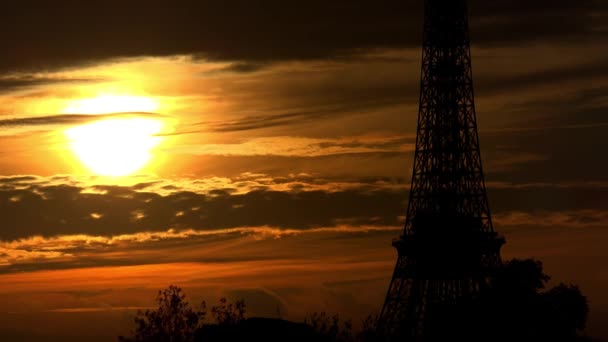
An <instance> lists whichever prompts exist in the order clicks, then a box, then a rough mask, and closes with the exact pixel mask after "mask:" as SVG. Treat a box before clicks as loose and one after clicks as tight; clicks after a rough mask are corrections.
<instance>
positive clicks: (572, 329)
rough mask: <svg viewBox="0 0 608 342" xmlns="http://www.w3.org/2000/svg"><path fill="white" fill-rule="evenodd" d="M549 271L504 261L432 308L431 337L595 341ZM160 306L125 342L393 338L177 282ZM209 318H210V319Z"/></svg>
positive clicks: (367, 341) (578, 303)
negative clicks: (253, 313) (257, 309)
mask: <svg viewBox="0 0 608 342" xmlns="http://www.w3.org/2000/svg"><path fill="white" fill-rule="evenodd" d="M548 280H549V276H548V275H546V274H545V273H544V272H543V269H542V264H541V262H539V261H535V260H532V259H527V260H518V259H514V260H511V261H509V262H506V263H505V264H504V265H503V267H502V268H501V269H500V270H499V271H498V272H497V273H496V274H495V275H494V276H493V277H492V279H491V280H490V282H489V287H488V288H487V289H485V290H484V291H483V292H482V294H481V295H480V296H479V297H477V298H473V299H467V300H460V301H455V302H449V303H443V304H441V305H437V306H434V307H432V310H429V312H427V322H428V326H427V329H426V330H425V331H426V340H427V341H461V340H463V341H464V340H466V341H496V342H503V341H505V342H506V341H564V342H565V341H591V340H590V339H587V338H585V337H583V336H580V333H581V332H582V331H583V329H584V328H585V323H586V321H587V315H588V311H589V308H588V304H587V299H586V298H585V296H584V295H583V294H582V293H581V291H580V289H579V288H578V287H577V286H576V285H568V284H563V283H562V284H559V285H557V286H555V287H553V288H551V289H549V290H545V286H546V283H547V281H548ZM157 304H158V308H157V309H156V310H146V311H139V312H138V314H137V316H136V317H135V320H134V321H135V329H134V331H133V336H132V337H122V336H121V337H119V340H120V341H124V342H126V341H132V342H135V341H138V342H139V341H154V342H191V341H206V342H210V341H211V342H212V341H240V340H255V341H289V342H300V341H302V342H304V341H321V342H371V341H392V340H393V339H392V338H391V337H389V336H380V335H378V334H377V332H376V330H375V323H376V318H377V317H376V316H374V315H370V316H368V317H367V318H366V319H364V320H363V321H362V322H361V328H360V329H358V330H357V331H354V330H353V324H352V321H351V320H341V319H340V317H339V316H338V315H337V314H336V315H330V314H327V313H325V312H320V313H313V314H311V315H309V316H308V317H307V318H306V319H305V321H304V323H294V322H289V321H286V320H281V319H271V318H246V316H245V313H246V306H245V302H244V301H243V300H239V301H236V302H234V303H230V302H229V301H228V300H226V299H225V298H221V299H220V302H219V304H218V305H215V306H213V307H212V308H211V319H209V320H208V319H207V309H206V308H207V307H206V303H205V302H204V301H203V302H202V303H201V304H200V305H198V307H197V308H193V307H192V306H191V305H190V304H189V303H188V302H187V301H186V296H185V294H184V293H183V292H182V290H181V289H180V288H179V287H177V286H173V285H172V286H170V287H169V288H167V289H165V290H163V291H159V292H158V295H157ZM207 320H208V321H207Z"/></svg>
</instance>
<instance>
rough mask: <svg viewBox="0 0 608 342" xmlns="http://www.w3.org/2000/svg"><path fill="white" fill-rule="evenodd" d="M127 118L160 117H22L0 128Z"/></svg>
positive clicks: (149, 114)
mask: <svg viewBox="0 0 608 342" xmlns="http://www.w3.org/2000/svg"><path fill="white" fill-rule="evenodd" d="M128 116H138V117H140V116H151V117H161V116H162V115H161V114H156V113H143V112H142V113H133V112H129V113H111V114H55V115H46V116H34V117H22V118H15V119H3V120H0V128H9V127H22V126H45V125H76V124H82V123H86V122H91V121H96V120H100V119H108V118H116V117H121V118H124V117H128Z"/></svg>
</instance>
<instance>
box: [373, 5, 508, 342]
mask: <svg viewBox="0 0 608 342" xmlns="http://www.w3.org/2000/svg"><path fill="white" fill-rule="evenodd" d="M424 11H425V12H424V13H425V17H424V38H423V45H422V74H421V82H420V107H419V114H418V131H417V136H416V151H415V156H414V167H413V174H412V184H411V190H410V197H409V204H408V208H407V216H406V222H405V228H404V231H403V234H402V235H401V236H400V237H399V238H398V239H397V240H395V241H393V246H394V247H395V248H396V249H397V252H398V259H397V264H396V266H395V271H394V273H393V278H392V280H391V283H390V286H389V289H388V293H387V296H386V300H385V303H384V306H383V308H382V311H381V313H380V316H379V320H378V330H379V331H380V332H381V333H382V334H383V335H385V336H388V337H389V338H388V339H389V340H402V341H408V340H409V341H423V340H425V339H426V338H425V336H428V331H429V322H430V321H431V319H432V312H433V308H434V307H436V304H438V303H446V302H449V301H455V300H458V299H461V298H472V297H474V296H476V295H477V294H478V293H479V292H480V290H482V289H483V287H484V285H486V284H487V280H488V277H489V276H490V275H491V273H492V271H493V270H494V269H496V267H497V266H499V265H500V263H501V260H500V247H501V246H502V244H503V243H504V239H503V238H501V237H500V236H498V235H497V234H496V233H495V232H494V228H493V226H492V220H491V217H490V209H489V206H488V199H487V195H486V189H485V183H484V177H483V171H482V165H481V157H480V153H479V139H478V134H477V123H476V114H475V104H474V97H473V79H472V72H471V52H470V41H469V27H468V14H467V3H466V0H425V6H424ZM435 328H439V327H435Z"/></svg>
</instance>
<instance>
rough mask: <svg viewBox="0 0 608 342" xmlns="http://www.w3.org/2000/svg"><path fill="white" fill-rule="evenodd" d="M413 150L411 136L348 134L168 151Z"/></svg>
mask: <svg viewBox="0 0 608 342" xmlns="http://www.w3.org/2000/svg"><path fill="white" fill-rule="evenodd" d="M405 151H413V139H412V138H411V137H382V138H377V137H376V138H375V137H351V138H325V139H321V138H305V137H289V136H286V137H281V136H278V137H265V138H254V139H251V140H247V141H244V142H242V143H231V144H204V145H190V146H187V145H185V146H184V145H182V146H179V147H175V148H172V149H171V152H172V153H187V154H198V155H221V156H260V155H271V156H286V157H289V156H292V157H297V156H301V157H318V156H328V155H336V154H347V153H374V152H405Z"/></svg>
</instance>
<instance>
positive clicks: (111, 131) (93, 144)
mask: <svg viewBox="0 0 608 342" xmlns="http://www.w3.org/2000/svg"><path fill="white" fill-rule="evenodd" d="M81 113H82V112H81ZM162 127H163V124H162V122H161V121H159V120H154V119H147V118H113V119H106V120H100V121H95V122H92V123H89V124H85V125H82V126H77V127H73V128H70V129H68V130H66V131H65V134H66V136H67V137H68V140H69V144H70V147H71V149H72V151H74V153H75V154H76V155H77V156H78V158H79V159H80V161H81V162H82V163H83V164H84V165H85V166H87V167H88V168H89V169H90V170H91V171H93V172H94V173H96V174H98V175H102V176H126V175H130V174H132V173H134V172H136V171H138V170H140V169H141V168H142V167H144V166H145V165H146V164H147V163H148V162H149V161H150V159H151V156H152V154H151V150H152V148H154V147H155V146H156V145H158V144H159V143H160V140H161V137H159V136H155V134H158V133H159V132H160V131H161V129H162Z"/></svg>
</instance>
